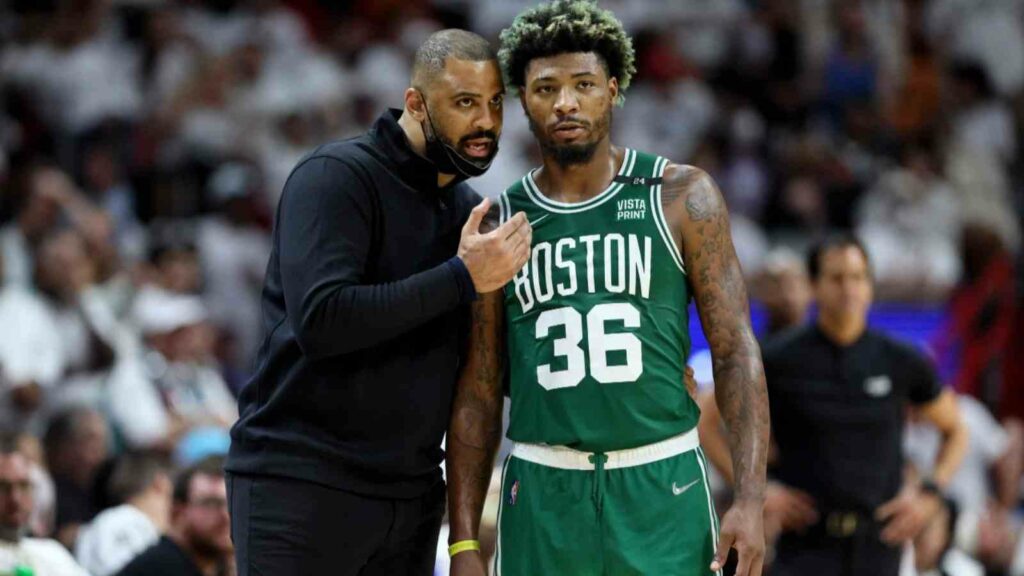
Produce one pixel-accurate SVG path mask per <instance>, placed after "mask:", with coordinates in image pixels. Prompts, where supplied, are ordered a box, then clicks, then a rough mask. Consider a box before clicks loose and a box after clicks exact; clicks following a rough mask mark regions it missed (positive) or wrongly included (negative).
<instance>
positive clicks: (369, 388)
mask: <svg viewBox="0 0 1024 576" xmlns="http://www.w3.org/2000/svg"><path fill="white" fill-rule="evenodd" d="M399 115H400V111H398V110H389V111H388V112H385V113H384V114H383V115H382V116H381V118H380V119H379V120H377V122H376V123H375V124H374V126H373V128H372V129H371V130H370V131H369V132H368V133H366V134H364V135H362V136H359V137H357V138H353V139H350V140H344V141H339V142H333V143H330V144H326V145H324V146H321V147H320V148H317V149H316V150H315V151H313V152H312V153H311V154H309V155H308V156H306V157H305V158H303V159H302V160H301V161H300V162H299V163H298V165H297V166H296V167H295V169H294V170H293V171H292V173H291V175H290V176H289V178H288V182H287V183H286V184H285V187H284V192H283V194H282V197H281V202H280V205H279V206H278V209H277V216H276V220H275V225H274V233H273V250H272V253H271V256H270V264H269V266H268V268H267V275H266V281H265V283H264V287H263V297H262V302H263V304H262V307H263V326H264V340H263V344H262V346H261V347H260V351H259V354H258V357H257V363H256V366H255V375H254V376H253V378H252V380H251V381H249V383H248V384H247V385H246V386H245V388H244V389H243V390H242V393H241V396H240V399H239V412H240V415H241V417H240V419H239V421H238V423H237V424H235V426H234V428H233V429H232V431H231V437H232V444H231V451H230V454H229V457H228V462H227V470H228V471H229V472H231V473H241V474H262V475H273V476H283V477H289V478H296V479H301V480H307V481H310V482H317V483H320V484H325V485H328V486H331V487H336V488H340V489H344V490H349V491H352V492H357V493H361V494H366V495H371V496H381V497H390V498H410V497H415V496H419V495H421V494H422V493H424V492H425V491H426V490H427V489H428V488H430V487H431V486H433V485H434V484H435V483H436V482H437V481H438V480H439V479H440V469H439V464H440V462H441V459H442V457H443V452H442V450H441V448H440V445H441V439H442V437H443V435H444V432H445V430H446V429H447V426H448V417H449V414H450V411H451V402H452V394H453V390H454V386H455V380H456V376H457V373H458V369H459V362H460V358H459V356H460V351H461V345H462V340H463V335H464V334H465V327H466V324H465V323H466V322H467V320H468V306H467V304H468V302H469V301H471V300H472V299H473V298H475V296H476V294H475V292H474V291H473V285H472V281H471V279H470V277H469V274H468V272H467V271H466V268H465V266H464V265H463V264H462V262H461V261H460V260H458V259H457V258H455V257H454V256H455V254H456V251H457V248H458V243H459V236H460V232H461V227H462V225H463V223H464V222H465V220H466V218H467V217H468V216H469V211H470V210H471V209H472V208H473V206H474V205H475V203H476V202H477V201H478V200H479V197H478V196H477V195H476V194H475V193H474V192H473V190H472V189H471V188H470V187H469V186H468V185H466V184H464V183H457V184H455V185H451V186H448V187H446V188H444V189H438V187H437V170H436V169H435V168H434V166H433V164H431V163H430V162H428V161H427V160H426V159H424V158H422V157H420V156H418V155H417V154H415V153H414V152H413V151H412V149H411V148H410V147H409V145H408V142H407V141H406V139H405V134H404V133H403V132H402V129H401V128H400V127H399V125H398V122H397V119H398V117H399Z"/></svg>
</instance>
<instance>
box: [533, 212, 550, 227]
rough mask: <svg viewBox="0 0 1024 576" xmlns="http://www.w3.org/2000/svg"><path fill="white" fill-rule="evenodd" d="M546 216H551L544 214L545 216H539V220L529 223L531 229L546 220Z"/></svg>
mask: <svg viewBox="0 0 1024 576" xmlns="http://www.w3.org/2000/svg"><path fill="white" fill-rule="evenodd" d="M548 216H551V214H545V215H543V216H541V217H540V218H537V219H536V220H534V221H533V222H530V227H531V228H533V227H534V226H536V225H537V224H540V223H541V221H542V220H544V219H545V218H547V217H548Z"/></svg>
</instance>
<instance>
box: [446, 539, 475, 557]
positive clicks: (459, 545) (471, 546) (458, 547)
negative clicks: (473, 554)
mask: <svg viewBox="0 0 1024 576" xmlns="http://www.w3.org/2000/svg"><path fill="white" fill-rule="evenodd" d="M479 549H480V541H479V540H459V541H458V542H456V543H455V544H452V545H451V546H449V547H448V557H449V558H450V557H452V556H455V555H456V554H458V553H459V552H465V551H466V550H479Z"/></svg>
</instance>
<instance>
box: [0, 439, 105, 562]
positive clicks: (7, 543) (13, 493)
mask: <svg viewBox="0 0 1024 576" xmlns="http://www.w3.org/2000/svg"><path fill="white" fill-rule="evenodd" d="M32 499H33V495H32V479H31V464H30V462H29V459H28V457H26V456H25V455H24V454H22V453H20V452H19V451H18V449H17V439H16V438H15V437H14V436H13V435H4V436H0V573H4V574H11V573H16V572H15V570H16V569H18V568H21V569H23V570H24V569H28V570H31V571H32V574H34V576H89V574H88V572H86V571H85V570H84V569H82V567H81V566H79V565H78V564H77V563H76V562H75V559H74V558H72V557H71V554H69V553H68V551H67V550H66V549H65V548H64V547H63V546H61V545H60V544H59V543H58V542H56V541H55V540H50V539H44V538H30V537H28V535H27V534H28V525H29V516H30V514H31V512H32Z"/></svg>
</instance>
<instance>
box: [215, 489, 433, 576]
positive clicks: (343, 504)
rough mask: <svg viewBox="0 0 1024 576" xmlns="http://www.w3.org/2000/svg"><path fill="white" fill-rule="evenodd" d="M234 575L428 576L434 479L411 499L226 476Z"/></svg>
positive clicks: (431, 538)
mask: <svg viewBox="0 0 1024 576" xmlns="http://www.w3.org/2000/svg"><path fill="white" fill-rule="evenodd" d="M227 484H228V502H229V503H230V512H231V539H232V540H233V541H234V543H235V559H236V560H237V564H238V576H321V575H323V576H432V575H433V573H434V560H435V556H436V553H437V537H438V532H439V531H440V528H441V519H442V517H443V516H444V509H445V486H444V483H443V482H438V483H437V485H436V486H435V487H434V488H431V489H430V490H429V491H428V492H427V493H426V494H425V495H423V496H421V497H419V498H414V499H411V500H387V499H377V498H368V497H365V496H360V495H358V494H353V493H351V492H345V491H343V490H336V489H332V488H328V487H326V486H321V485H319V484H313V483H310V482H303V481H300V480H292V479H286V478H274V477H268V476H243V475H238V474H229V475H228V477H227Z"/></svg>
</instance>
